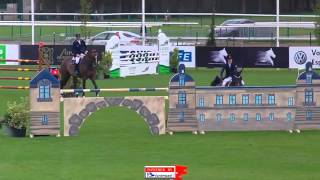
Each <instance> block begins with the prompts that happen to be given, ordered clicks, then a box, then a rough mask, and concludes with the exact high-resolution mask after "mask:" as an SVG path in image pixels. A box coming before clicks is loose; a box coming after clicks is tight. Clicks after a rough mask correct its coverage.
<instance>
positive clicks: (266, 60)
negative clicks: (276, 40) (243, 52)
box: [255, 48, 277, 66]
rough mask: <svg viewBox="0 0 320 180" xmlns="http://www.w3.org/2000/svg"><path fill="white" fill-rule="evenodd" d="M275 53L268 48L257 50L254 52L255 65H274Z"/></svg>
mask: <svg viewBox="0 0 320 180" xmlns="http://www.w3.org/2000/svg"><path fill="white" fill-rule="evenodd" d="M276 57H277V56H276V54H275V53H274V52H273V49H272V48H270V49H269V50H267V51H258V52H257V54H256V62H255V65H256V66H274V62H273V61H274V59H275V58H276Z"/></svg>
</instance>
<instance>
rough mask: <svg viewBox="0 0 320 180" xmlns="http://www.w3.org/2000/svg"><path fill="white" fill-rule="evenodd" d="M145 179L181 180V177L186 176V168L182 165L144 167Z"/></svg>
mask: <svg viewBox="0 0 320 180" xmlns="http://www.w3.org/2000/svg"><path fill="white" fill-rule="evenodd" d="M144 174H145V175H144V178H145V179H174V180H182V176H183V175H185V174H188V167H187V166H182V165H174V166H145V167H144Z"/></svg>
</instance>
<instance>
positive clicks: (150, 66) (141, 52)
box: [106, 36, 159, 77]
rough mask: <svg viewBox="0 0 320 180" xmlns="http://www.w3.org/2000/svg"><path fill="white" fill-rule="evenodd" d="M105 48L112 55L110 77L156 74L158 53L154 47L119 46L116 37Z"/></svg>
mask: <svg viewBox="0 0 320 180" xmlns="http://www.w3.org/2000/svg"><path fill="white" fill-rule="evenodd" d="M112 38H113V39H112V41H111V42H113V43H109V44H108V45H107V46H106V51H109V52H111V53H112V58H113V62H112V67H111V69H110V72H111V73H110V74H111V77H126V76H137V75H144V74H156V73H157V67H158V65H159V52H158V50H157V47H156V46H120V43H119V42H120V40H119V38H118V37H116V36H114V37H112Z"/></svg>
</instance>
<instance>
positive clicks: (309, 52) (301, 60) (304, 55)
mask: <svg viewBox="0 0 320 180" xmlns="http://www.w3.org/2000/svg"><path fill="white" fill-rule="evenodd" d="M307 62H312V64H313V68H320V47H316V46H315V47H290V48H289V68H298V69H305V68H306V63H307Z"/></svg>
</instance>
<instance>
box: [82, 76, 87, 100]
mask: <svg viewBox="0 0 320 180" xmlns="http://www.w3.org/2000/svg"><path fill="white" fill-rule="evenodd" d="M86 81H87V80H86V79H82V89H86ZM82 96H85V93H84V91H83V92H82Z"/></svg>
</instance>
